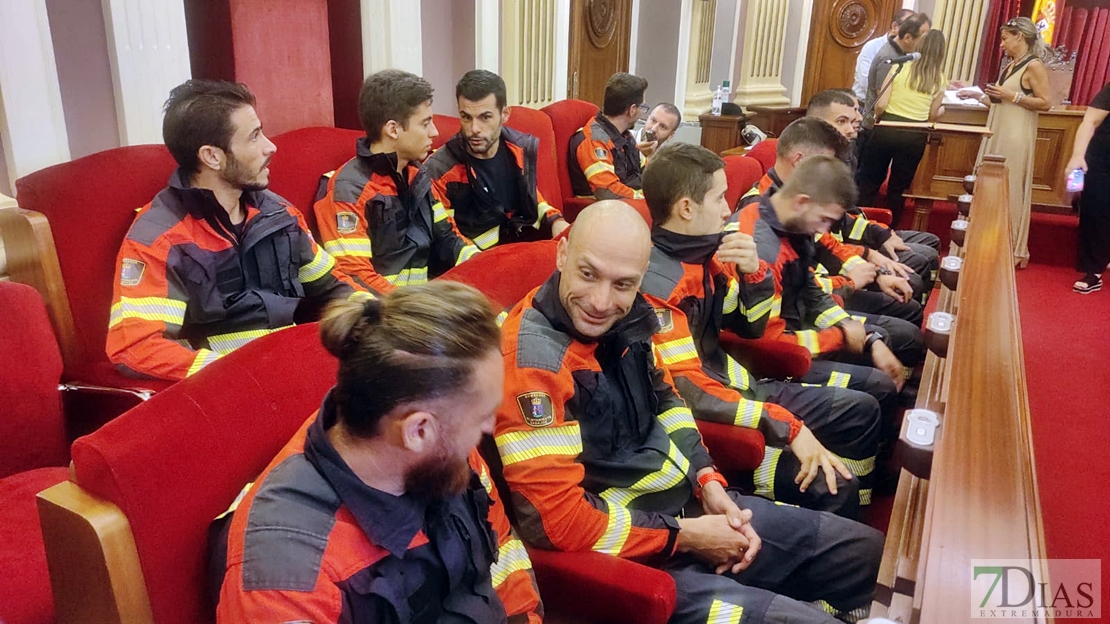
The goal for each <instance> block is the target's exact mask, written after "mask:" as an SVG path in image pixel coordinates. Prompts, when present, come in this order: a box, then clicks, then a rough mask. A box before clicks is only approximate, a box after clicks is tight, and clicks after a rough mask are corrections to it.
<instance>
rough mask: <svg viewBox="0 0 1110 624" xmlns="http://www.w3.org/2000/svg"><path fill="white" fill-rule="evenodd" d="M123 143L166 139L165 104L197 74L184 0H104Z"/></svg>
mask: <svg viewBox="0 0 1110 624" xmlns="http://www.w3.org/2000/svg"><path fill="white" fill-rule="evenodd" d="M101 6H102V7H103V9H104V29H105V31H106V32H107V35H108V58H109V60H110V62H111V66H112V86H113V88H114V89H115V93H116V116H117V117H118V119H119V134H120V137H119V138H120V144H121V145H138V144H141V143H161V142H162V107H163V105H164V104H165V102H166V97H167V95H168V94H169V92H170V90H171V89H173V88H174V87H176V86H177V85H179V84H181V83H182V82H185V81H186V80H188V79H189V78H190V77H191V76H192V70H191V69H190V67H189V42H188V37H187V36H186V32H185V5H184V2H183V0H159V1H157V2H151V1H150V0H103V3H102V5H101Z"/></svg>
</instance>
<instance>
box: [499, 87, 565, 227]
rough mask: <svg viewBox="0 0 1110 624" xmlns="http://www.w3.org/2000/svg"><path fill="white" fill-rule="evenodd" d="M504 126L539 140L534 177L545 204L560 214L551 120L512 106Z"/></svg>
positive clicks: (521, 107)
mask: <svg viewBox="0 0 1110 624" xmlns="http://www.w3.org/2000/svg"><path fill="white" fill-rule="evenodd" d="M505 125H506V126H509V127H510V128H512V129H513V130H519V131H520V132H524V133H526V134H530V135H532V136H534V137H536V138H537V139H539V142H540V144H539V154H538V155H537V158H536V176H537V178H538V186H539V189H540V193H542V194H543V198H544V199H545V200H547V203H549V204H551V205H552V206H554V207H555V208H556V209H558V210H559V211H560V212H562V210H563V191H562V185H561V183H560V181H559V166H558V163H559V161H558V160H557V156H556V154H557V152H558V150H557V149H556V145H557V143H556V141H555V129H554V128H553V127H552V126H551V118H550V117H548V116H547V115H545V114H543V112H541V111H538V110H536V109H534V108H528V107H527V106H514V107H512V108H511V109H509V121H508V122H507V123H506V124H505Z"/></svg>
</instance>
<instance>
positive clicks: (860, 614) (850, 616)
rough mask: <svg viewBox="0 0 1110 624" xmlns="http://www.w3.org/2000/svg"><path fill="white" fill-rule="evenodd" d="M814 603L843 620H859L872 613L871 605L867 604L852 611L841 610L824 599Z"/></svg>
mask: <svg viewBox="0 0 1110 624" xmlns="http://www.w3.org/2000/svg"><path fill="white" fill-rule="evenodd" d="M813 604H815V605H817V606H818V607H820V608H821V610H822V611H824V612H825V613H828V614H829V615H831V616H833V617H835V618H836V619H838V620H840V621H842V622H859V621H861V620H864V619H866V618H867V616H869V615H871V605H870V604H867V605H865V606H862V607H856V608H855V609H852V610H851V611H841V610H840V609H837V608H836V607H834V606H832V605H831V604H829V603H827V602H825V601H824V600H817V601H815V602H814V603H813Z"/></svg>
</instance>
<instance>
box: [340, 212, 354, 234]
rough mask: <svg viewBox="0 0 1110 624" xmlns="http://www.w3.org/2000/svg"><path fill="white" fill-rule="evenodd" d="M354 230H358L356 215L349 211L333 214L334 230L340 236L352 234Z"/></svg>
mask: <svg viewBox="0 0 1110 624" xmlns="http://www.w3.org/2000/svg"><path fill="white" fill-rule="evenodd" d="M356 228H358V215H357V214H355V213H353V212H349V211H343V212H337V213H335V229H336V230H338V231H339V233H340V234H350V233H351V232H354V231H355V229H356Z"/></svg>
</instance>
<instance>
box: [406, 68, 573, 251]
mask: <svg viewBox="0 0 1110 624" xmlns="http://www.w3.org/2000/svg"><path fill="white" fill-rule="evenodd" d="M455 99H456V100H458V104H459V122H460V128H459V134H457V135H456V136H454V137H452V138H451V139H450V140H448V141H447V143H446V144H444V146H443V147H442V148H440V149H438V150H436V152H435V153H434V154H432V155H431V157H429V158H428V162H427V163H425V166H426V167H427V169H428V175H430V176H431V177H432V188H433V189H434V190H435V192H436V195H437V196H438V197H440V198H441V199H442V200H443V207H444V208H446V209H447V211H448V212H449V213H453V214H454V218H455V223H456V225H458V228H459V231H460V232H461V233H462V234H463V236H466V237H467V238H469V239H470V240H472V241H474V243H475V244H476V245H478V247H480V248H482V249H489V248H490V247H493V246H494V245H499V244H505V243H518V242H525V241H532V240H542V239H545V238H552V237H554V236H558V235H559V233H560V232H562V231H563V230H564V229H566V228H567V226H568V225H569V224H568V223H567V222H566V220H564V219H563V215H562V214H560V213H559V211H558V210H556V209H555V208H554V207H553V206H551V204H548V203H547V202H546V201H545V200H544V198H543V194H541V193H540V191H539V187H538V183H537V171H538V164H537V160H538V152H539V139H537V138H536V137H534V136H532V135H530V134H524V133H523V132H518V131H516V130H513V129H512V128H509V127H508V126H505V125H504V124H505V122H507V121H508V120H509V115H510V113H511V112H512V108H510V107H508V106H506V104H505V100H506V95H505V81H504V80H502V79H501V77H500V76H498V75H497V74H495V73H493V72H491V71H487V70H484V69H475V70H473V71H469V72H467V73H466V74H464V75H463V77H462V78H461V79H460V80H459V82H458V84H457V85H456V86H455Z"/></svg>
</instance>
